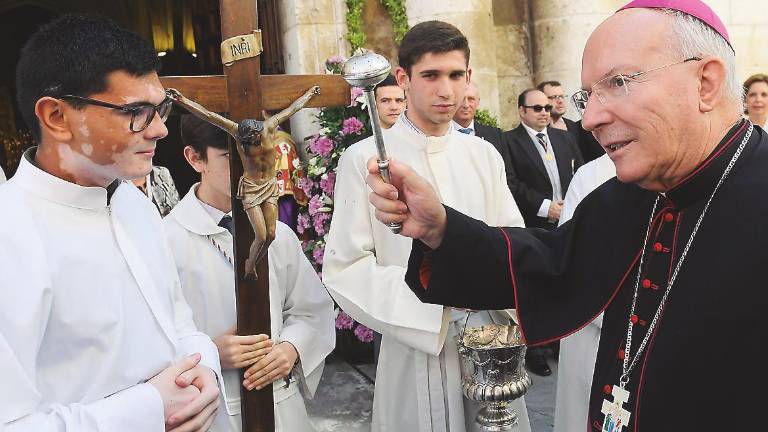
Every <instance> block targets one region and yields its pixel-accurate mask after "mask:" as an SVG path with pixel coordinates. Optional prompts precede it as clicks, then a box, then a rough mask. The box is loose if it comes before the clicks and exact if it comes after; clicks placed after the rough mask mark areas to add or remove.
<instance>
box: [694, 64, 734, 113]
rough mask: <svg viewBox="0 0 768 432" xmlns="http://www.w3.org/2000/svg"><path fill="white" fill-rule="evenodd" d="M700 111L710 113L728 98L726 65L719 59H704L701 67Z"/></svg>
mask: <svg viewBox="0 0 768 432" xmlns="http://www.w3.org/2000/svg"><path fill="white" fill-rule="evenodd" d="M698 72H699V110H700V111H701V112H710V111H712V110H713V109H714V108H715V107H716V106H718V105H719V104H721V103H722V102H723V99H724V98H727V94H726V92H727V91H728V90H727V87H728V83H727V81H726V79H727V73H726V66H725V63H724V62H723V61H722V60H721V59H719V58H717V57H711V56H709V57H704V59H703V60H702V61H701V65H700V66H699V71H698Z"/></svg>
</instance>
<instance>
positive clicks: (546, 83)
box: [536, 81, 563, 92]
mask: <svg viewBox="0 0 768 432" xmlns="http://www.w3.org/2000/svg"><path fill="white" fill-rule="evenodd" d="M546 86H552V87H562V86H563V85H562V84H560V82H559V81H544V82H543V83H539V85H537V86H536V89H537V90H539V91H542V92H543V91H544V87H546Z"/></svg>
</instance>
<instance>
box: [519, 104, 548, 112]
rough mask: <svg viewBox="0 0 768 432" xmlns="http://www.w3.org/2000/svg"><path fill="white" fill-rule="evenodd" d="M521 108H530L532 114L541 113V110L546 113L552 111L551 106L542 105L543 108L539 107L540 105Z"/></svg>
mask: <svg viewBox="0 0 768 432" xmlns="http://www.w3.org/2000/svg"><path fill="white" fill-rule="evenodd" d="M523 108H530V109H532V110H533V111H534V112H537V113H538V112H541V110H545V111H546V112H550V111H552V105H544V106H541V105H538V104H536V105H523Z"/></svg>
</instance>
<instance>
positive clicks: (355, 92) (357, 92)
mask: <svg viewBox="0 0 768 432" xmlns="http://www.w3.org/2000/svg"><path fill="white" fill-rule="evenodd" d="M362 95H363V89H361V88H360V87H352V89H351V90H350V96H351V102H350V105H349V106H355V105H356V104H357V99H358V98H359V97H360V96H362Z"/></svg>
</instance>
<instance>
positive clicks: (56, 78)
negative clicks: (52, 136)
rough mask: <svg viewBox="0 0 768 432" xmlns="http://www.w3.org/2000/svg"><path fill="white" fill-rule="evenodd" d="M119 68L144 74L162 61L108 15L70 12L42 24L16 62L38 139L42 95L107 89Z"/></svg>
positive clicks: (21, 98)
mask: <svg viewBox="0 0 768 432" xmlns="http://www.w3.org/2000/svg"><path fill="white" fill-rule="evenodd" d="M118 70H122V71H126V72H128V73H129V74H131V75H133V76H137V77H140V76H144V75H147V74H149V73H151V72H157V71H158V70H160V61H159V60H158V58H157V54H155V51H154V49H153V48H152V46H150V44H149V43H147V41H145V40H144V39H142V38H141V37H140V36H139V35H137V34H136V33H133V32H131V31H128V30H125V29H123V28H121V27H119V26H118V25H117V24H115V23H114V22H112V21H110V20H109V19H107V18H103V17H99V16H94V15H79V14H67V15H63V16H61V17H59V18H57V19H55V20H54V21H52V22H50V23H48V24H46V25H43V26H42V27H40V29H39V30H37V31H36V32H35V33H34V34H33V35H32V37H30V39H29V40H28V41H27V43H26V44H25V45H24V47H23V48H22V50H21V55H20V58H19V63H18V65H17V66H16V91H17V94H16V96H17V100H18V103H19V110H20V111H21V115H22V117H23V118H24V121H25V122H26V123H27V126H29V128H30V129H31V130H32V136H33V137H34V138H35V140H36V141H37V142H40V138H41V132H40V124H39V123H38V119H37V116H35V104H36V103H37V101H38V100H40V98H42V97H45V96H51V97H55V98H58V97H61V96H64V95H67V94H69V95H76V96H85V97H87V96H90V95H92V94H94V93H99V92H102V91H105V90H107V75H109V74H110V73H111V72H114V71H118ZM67 103H69V104H70V105H72V106H74V107H75V108H79V107H81V106H82V104H77V103H75V102H69V101H68V102H67Z"/></svg>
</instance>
